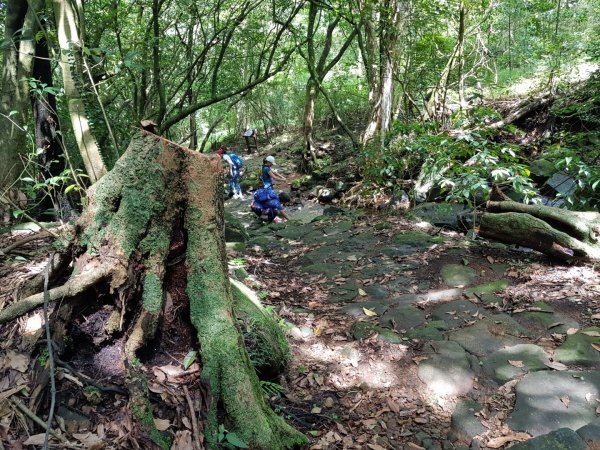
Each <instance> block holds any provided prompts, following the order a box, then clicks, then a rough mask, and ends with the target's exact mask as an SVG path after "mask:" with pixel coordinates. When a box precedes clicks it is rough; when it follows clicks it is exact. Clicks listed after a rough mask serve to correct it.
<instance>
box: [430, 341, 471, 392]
mask: <svg viewBox="0 0 600 450" xmlns="http://www.w3.org/2000/svg"><path fill="white" fill-rule="evenodd" d="M430 345H431V347H432V348H433V352H431V353H424V356H427V359H426V360H423V361H421V362H420V364H419V370H418V376H419V379H420V380H421V381H422V382H423V383H425V384H426V385H427V388H428V389H429V390H430V391H432V392H435V393H436V394H437V395H462V394H466V393H467V392H469V391H470V390H471V388H472V387H473V378H474V377H475V374H474V373H473V371H472V370H471V364H470V362H469V357H468V355H467V352H465V351H464V349H463V348H462V347H461V346H460V345H458V344H456V343H455V342H449V341H439V342H432V343H431V344H430Z"/></svg>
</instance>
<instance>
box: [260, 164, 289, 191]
mask: <svg viewBox="0 0 600 450" xmlns="http://www.w3.org/2000/svg"><path fill="white" fill-rule="evenodd" d="M274 165H275V158H274V157H273V156H267V157H266V158H265V159H264V160H263V166H262V170H261V174H260V181H261V183H262V184H263V188H264V189H273V178H275V179H276V180H280V181H286V179H285V177H284V176H283V175H279V174H278V173H277V172H275V170H273V169H271V167H272V166H274Z"/></svg>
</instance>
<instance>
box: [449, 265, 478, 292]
mask: <svg viewBox="0 0 600 450" xmlns="http://www.w3.org/2000/svg"><path fill="white" fill-rule="evenodd" d="M440 275H441V276H442V279H443V280H444V283H446V284H447V285H448V286H452V287H461V286H465V285H469V284H471V283H472V282H473V280H474V279H475V277H477V272H475V270H473V269H472V268H470V267H468V266H463V265H461V264H447V265H445V266H444V267H442V270H441V273H440Z"/></svg>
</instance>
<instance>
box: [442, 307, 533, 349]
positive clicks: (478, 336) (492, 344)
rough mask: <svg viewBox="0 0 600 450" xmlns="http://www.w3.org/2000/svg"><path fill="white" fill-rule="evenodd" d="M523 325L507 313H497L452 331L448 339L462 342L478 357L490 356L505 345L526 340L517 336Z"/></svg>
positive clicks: (512, 344)
mask: <svg viewBox="0 0 600 450" xmlns="http://www.w3.org/2000/svg"><path fill="white" fill-rule="evenodd" d="M523 332H524V330H522V328H521V326H520V325H519V324H518V323H516V322H515V321H514V320H513V319H511V317H510V316H507V315H506V314H497V315H494V316H491V317H490V318H486V319H483V320H479V321H477V322H476V323H475V324H474V325H472V326H469V327H466V328H463V329H461V330H457V331H452V332H450V333H449V334H448V339H449V340H451V341H454V342H456V343H458V344H460V345H461V346H462V347H463V348H465V349H466V350H467V351H468V352H469V353H472V354H474V355H476V356H478V357H482V356H488V355H491V354H492V353H494V352H497V351H498V350H501V349H503V348H504V347H512V346H514V345H517V344H524V343H525V342H524V341H523V340H522V339H520V338H519V337H517V336H518V335H520V334H522V333H523Z"/></svg>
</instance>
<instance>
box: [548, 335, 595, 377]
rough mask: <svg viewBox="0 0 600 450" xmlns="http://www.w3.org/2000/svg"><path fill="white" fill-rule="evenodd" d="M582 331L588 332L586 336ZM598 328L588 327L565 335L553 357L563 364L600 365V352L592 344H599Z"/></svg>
mask: <svg viewBox="0 0 600 450" xmlns="http://www.w3.org/2000/svg"><path fill="white" fill-rule="evenodd" d="M583 333H590V334H592V336H588V335H586V334H583ZM598 333H600V328H598V327H589V328H584V329H581V330H579V331H578V332H577V333H575V334H572V335H569V336H567V339H566V340H565V342H563V344H562V345H561V346H560V347H558V348H557V349H556V351H555V352H554V359H556V360H557V361H560V362H561V363H564V364H577V365H580V366H588V367H600V352H598V350H596V349H595V348H594V347H592V344H594V345H596V346H600V337H596V336H594V335H595V334H598Z"/></svg>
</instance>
